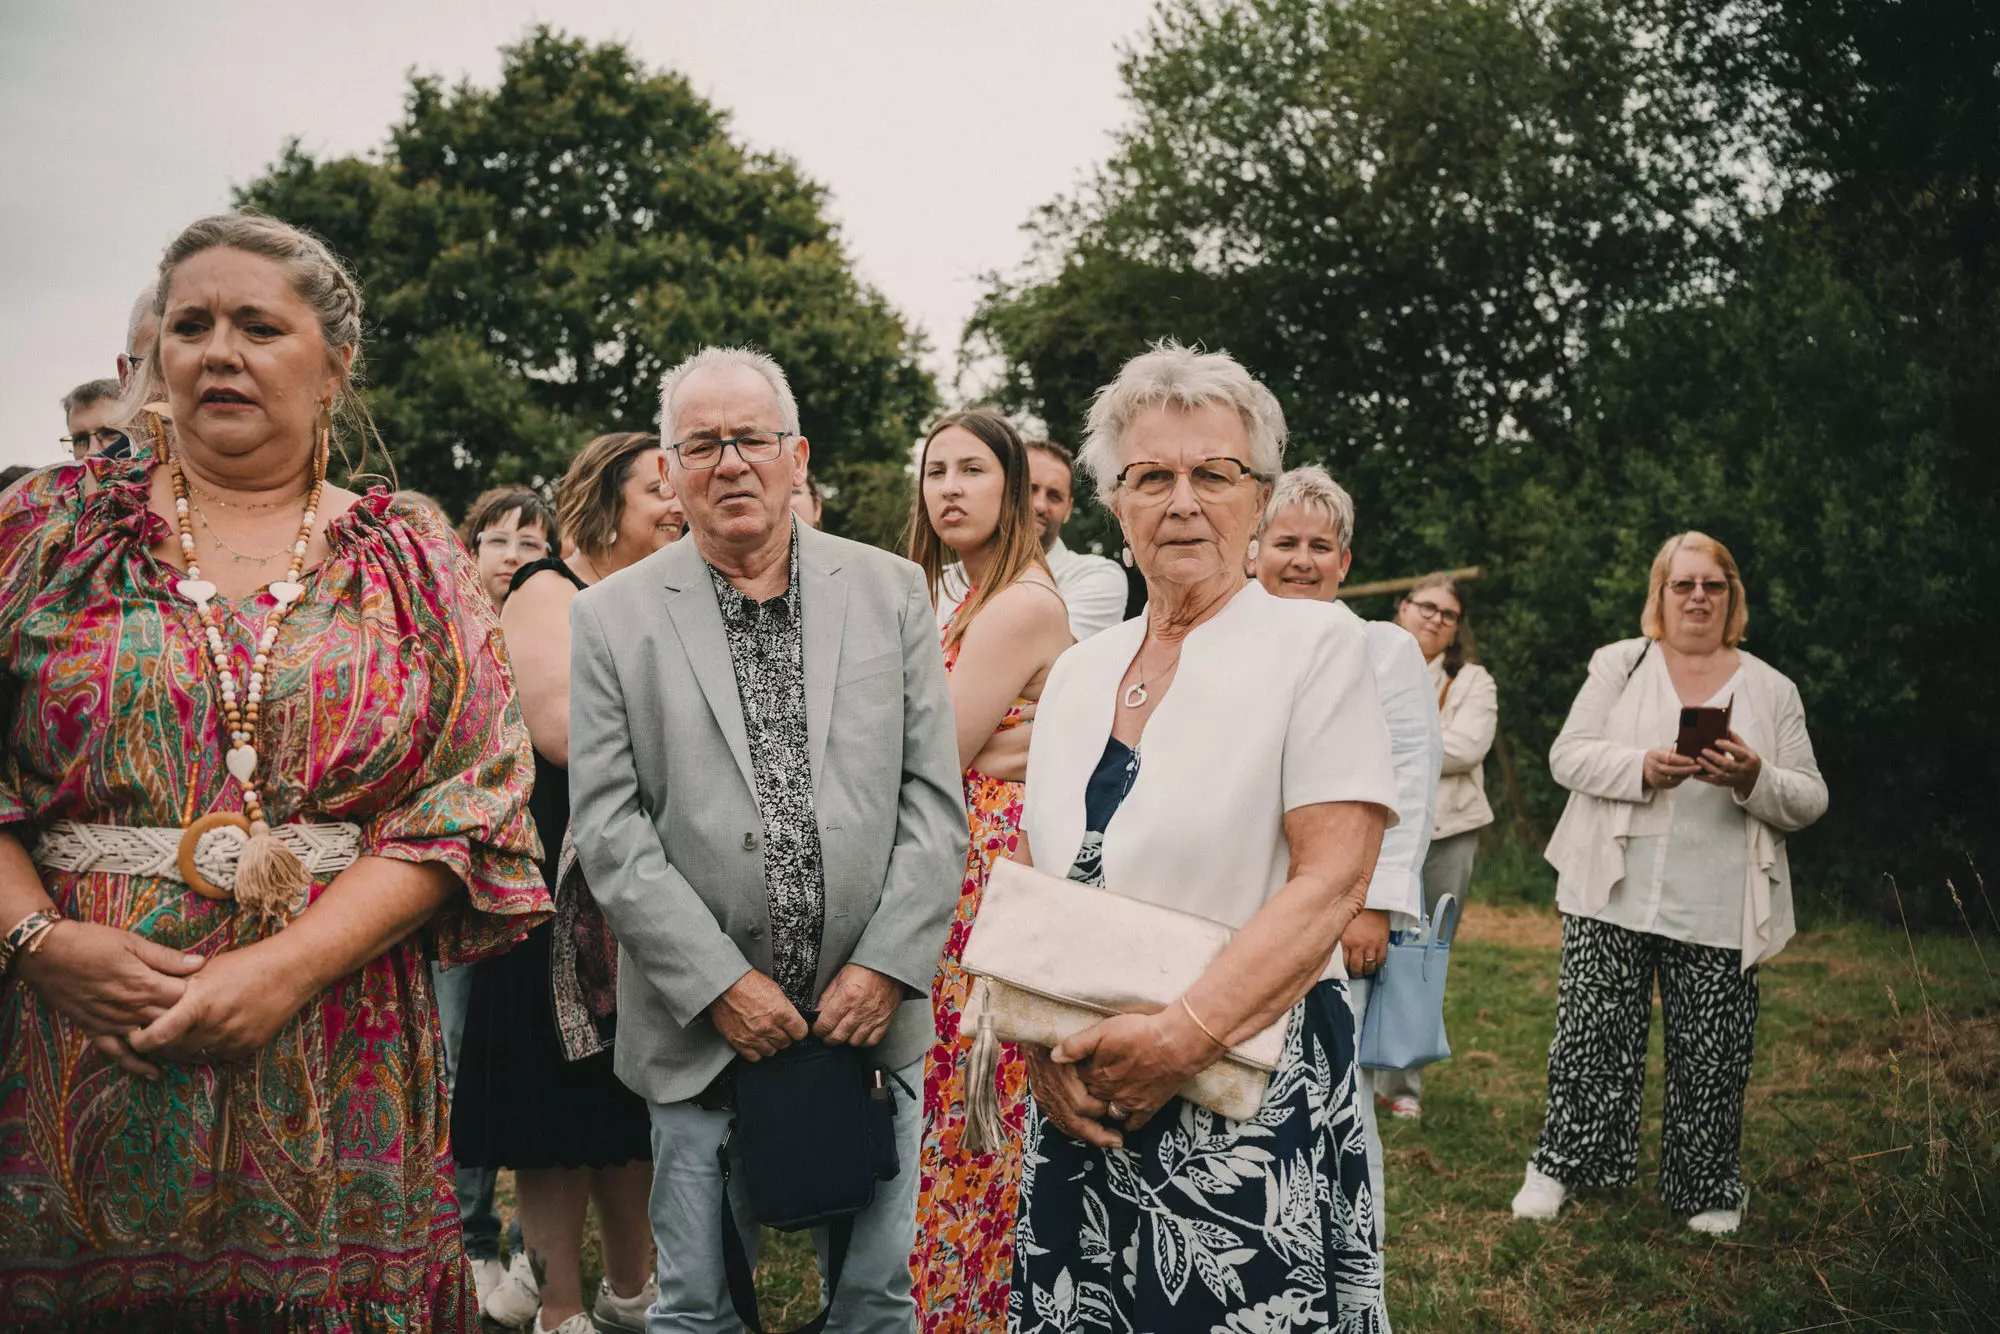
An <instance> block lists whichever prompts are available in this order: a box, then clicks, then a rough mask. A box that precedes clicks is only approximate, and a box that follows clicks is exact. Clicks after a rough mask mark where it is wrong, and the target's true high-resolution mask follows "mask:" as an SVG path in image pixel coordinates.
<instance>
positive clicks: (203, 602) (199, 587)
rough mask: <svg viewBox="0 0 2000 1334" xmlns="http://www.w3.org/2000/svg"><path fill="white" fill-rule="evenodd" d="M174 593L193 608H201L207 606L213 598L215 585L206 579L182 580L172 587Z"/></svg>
mask: <svg viewBox="0 0 2000 1334" xmlns="http://www.w3.org/2000/svg"><path fill="white" fill-rule="evenodd" d="M174 592H176V593H179V594H180V595H181V596H182V597H184V598H186V599H187V600H188V601H189V602H192V603H194V605H195V606H197V607H203V606H207V605H208V600H209V599H210V598H212V597H214V596H215V585H214V584H212V583H210V582H209V581H208V580H206V579H183V580H181V581H180V582H179V583H177V584H175V585H174Z"/></svg>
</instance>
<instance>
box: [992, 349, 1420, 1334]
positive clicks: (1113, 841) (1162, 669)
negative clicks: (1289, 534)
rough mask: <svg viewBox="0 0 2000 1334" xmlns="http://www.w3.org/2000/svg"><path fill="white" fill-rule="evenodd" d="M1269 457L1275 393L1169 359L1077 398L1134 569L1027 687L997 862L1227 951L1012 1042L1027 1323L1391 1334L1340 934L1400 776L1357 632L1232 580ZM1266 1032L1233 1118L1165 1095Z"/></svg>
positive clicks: (1180, 357) (1189, 357)
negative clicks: (1119, 1001) (1019, 797)
mask: <svg viewBox="0 0 2000 1334" xmlns="http://www.w3.org/2000/svg"><path fill="white" fill-rule="evenodd" d="M1284 446H1285V417H1284V412H1283V410H1282V409H1280V407H1279V406H1278V400H1277V399H1276V398H1275V397H1274V396H1273V395H1272V393H1271V391H1270V390H1269V389H1267V388H1265V387H1264V386H1263V385H1261V384H1259V383H1258V382H1257V381H1256V380H1254V379H1253V378H1251V376H1250V374H1249V372H1248V371H1246V370H1245V369H1244V368H1243V367H1242V365H1241V364H1239V363H1238V362H1237V361H1235V360H1234V359H1233V358H1231V357H1229V356H1228V355H1226V354H1223V353H1200V352H1195V351H1193V350H1191V349H1188V348H1185V347H1181V346H1179V345H1177V344H1174V343H1171V342H1168V343H1161V344H1160V345H1158V346H1157V347H1155V348H1154V349H1153V350H1152V351H1150V352H1147V353H1145V354H1144V355H1142V356H1139V357H1135V358H1134V359H1133V360H1131V361H1130V362H1127V363H1126V365H1125V367H1124V368H1123V369H1122V370H1121V371H1120V372H1119V373H1118V378H1117V380H1116V381H1115V382H1114V383H1112V384H1111V385H1109V386H1108V387H1106V388H1105V389H1103V390H1100V391H1099V393H1098V395H1097V399H1096V402H1095V404H1094V405H1093V406H1092V408H1091V412H1090V434H1089V438H1088V442H1087V443H1086V444H1085V445H1084V447H1083V451H1082V456H1081V459H1080V462H1081V464H1082V466H1083V467H1084V469H1085V470H1086V471H1088V472H1089V473H1090V475H1091V477H1092V478H1093V479H1094V480H1095V482H1096V483H1097V492H1098V497H1099V499H1100V500H1102V501H1103V502H1104V503H1105V504H1106V505H1107V506H1109V508H1110V509H1111V512H1112V513H1113V514H1114V515H1115V516H1116V517H1117V519H1118V523H1119V526H1120V528H1121V529H1122V530H1123V532H1124V536H1125V541H1126V544H1127V545H1128V546H1129V547H1130V548H1131V550H1132V553H1133V556H1134V558H1135V559H1136V560H1137V562H1138V566H1139V569H1140V570H1141V571H1143V572H1144V574H1145V576H1146V590H1147V594H1148V599H1147V607H1146V614H1145V615H1144V616H1143V617H1139V618H1137V619H1134V620H1130V621H1127V622H1125V623H1124V624H1123V625H1119V626H1114V627H1113V628H1111V629H1109V630H1106V631H1104V632H1103V633H1102V634H1099V635H1095V636H1093V637H1092V638H1090V639H1086V640H1085V641H1083V642H1082V643H1081V644H1078V645H1077V646H1076V647H1074V648H1072V649H1070V650H1069V651H1068V652H1066V653H1064V654H1063V655H1062V657H1061V658H1059V659H1058V660H1057V661H1056V665H1055V668H1054V670H1053V671H1051V672H1050V674H1049V680H1048V685H1047V687H1046V689H1044V691H1043V692H1042V699H1041V703H1040V705H1039V706H1038V710H1037V715H1036V726H1035V735H1034V740H1033V742H1032V744H1031V746H1030V748H1029V754H1028V786H1027V793H1026V809H1025V813H1024V815H1023V818H1022V822H1021V828H1022V838H1021V846H1020V851H1019V852H1018V853H1017V854H1016V859H1017V860H1019V861H1024V862H1031V863H1032V864H1033V865H1036V866H1039V867H1040V868H1041V869H1042V870H1044V871H1046V872H1048V873H1049V874H1052V875H1056V876H1066V877H1068V878H1069V879H1071V880H1076V881H1081V882H1083V883H1085V884H1091V885H1096V886H1099V887H1101V888H1103V889H1106V890H1109V891H1111V892H1113V893H1116V894H1120V895H1124V896H1127V897H1130V898H1135V899H1140V900H1143V901H1147V902H1151V903H1153V904H1155V905H1159V906H1164V907H1169V908H1174V909H1178V910H1180V911H1183V912H1190V913H1195V914H1197V915H1199V916H1202V917H1206V918H1208V919H1210V920H1211V921H1215V922H1220V923H1222V924H1224V925H1225V926H1228V927H1229V928H1231V929H1232V930H1233V931H1234V933H1235V934H1234V936H1233V937H1232V939H1231V941H1230V943H1229V945H1228V946H1227V947H1226V948H1225V949H1224V950H1223V951H1222V953H1221V954H1219V955H1218V956H1216V958H1215V960H1214V961H1213V962H1212V963H1210V964H1209V966H1208V967H1207V968H1206V969H1205V970H1204V971H1203V972H1202V974H1201V975H1200V976H1199V977H1198V978H1197V979H1196V980H1195V981H1194V983H1193V984H1192V985H1191V986H1190V987H1189V988H1188V989H1187V991H1186V992H1185V994H1183V995H1182V996H1181V997H1180V998H1179V999H1178V1001H1177V1002H1176V1003H1175V1004H1172V1005H1168V1006H1167V1007H1166V1008H1165V1009H1163V1010H1161V1011H1159V1012H1158V1013H1156V1014H1124V1015H1119V1016H1117V1017H1114V1018H1111V1019H1106V1020H1104V1021H1103V1022H1102V1023H1099V1024H1096V1025H1094V1026H1092V1027H1091V1028H1089V1029H1087V1030H1085V1031H1084V1032H1082V1033H1079V1034H1076V1035H1075V1036H1073V1037H1070V1038H1068V1039H1066V1040H1065V1041H1063V1042H1062V1043H1061V1044H1059V1045H1058V1046H1057V1047H1056V1048H1055V1049H1054V1050H1053V1051H1049V1050H1043V1049H1041V1048H1038V1047H1032V1046H1024V1047H1023V1048H1022V1049H1021V1050H1022V1053H1023V1055H1024V1056H1025V1057H1026V1058H1027V1065H1028V1083H1029V1088H1030V1091H1031V1092H1032V1094H1033V1096H1034V1100H1035V1105H1036V1109H1037V1112H1038V1114H1037V1115H1031V1116H1030V1117H1029V1118H1028V1135H1027V1143H1026V1145H1025V1146H1024V1148H1023V1150H1022V1157H1021V1162H1022V1168H1021V1191H1020V1213H1019V1216H1018V1219H1017V1222H1016V1231H1015V1256H1016V1259H1015V1268H1014V1290H1013V1293H1012V1312H1011V1314H1012V1326H1011V1327H1012V1328H1013V1329H1015V1330H1017V1331H1020V1332H1021V1334H1045V1332H1046V1334H1057V1332H1058V1331H1069V1330H1104V1329H1156V1330H1157V1329H1175V1330H1181V1329H1222V1328H1228V1329H1251V1328H1259V1329H1262V1328H1271V1327H1274V1325H1283V1326H1284V1327H1286V1328H1300V1329H1339V1330H1345V1331H1382V1330H1386V1329H1387V1328H1388V1315H1387V1311H1386V1308H1385V1306H1384V1303H1383V1296H1382V1255H1381V1251H1380V1250H1379V1249H1378V1247H1377V1245H1376V1241H1375V1220H1374V1213H1375V1207H1376V1206H1375V1201H1374V1200H1373V1198H1372V1197H1371V1193H1370V1190H1369V1184H1368V1160H1367V1154H1366V1152H1365V1149H1364V1146H1363V1135H1362V1133H1361V1124H1360V1115H1359V1107H1358V1103H1357V1097H1356V1082H1355V1073H1356V1069H1357V1067H1356V1064H1355V1040H1354V1039H1355V1034H1354V1019H1353V1015H1352V1012H1351V1010H1350V1009H1349V1005H1348V998H1347V990H1346V983H1345V980H1344V979H1345V977H1346V972H1345V970H1344V969H1343V967H1342V964H1341V959H1340V956H1339V954H1337V953H1336V951H1335V946H1336V945H1337V944H1338V943H1339V942H1340V939H1341V936H1342V935H1343V934H1344V933H1345V931H1346V930H1347V927H1348V924H1349V923H1350V922H1352V921H1353V919H1354V916H1355V914H1356V912H1358V911H1359V910H1360V909H1361V908H1362V906H1363V904H1364V902H1365V899H1366V895H1367V890H1368V878H1369V875H1370V873H1371V871H1372V870H1373V869H1374V865H1375V859H1376V853H1377V851H1378V849H1379V848H1380V846H1381V842H1382V831H1383V829H1384V827H1385V825H1386V824H1387V823H1388V822H1389V821H1390V820H1393V819H1394V811H1395V807H1396V800H1397V795H1396V781H1395V775H1394V772H1393V770H1392V768H1391V761H1390V752H1389V732H1388V728H1387V727H1386V726H1385V725H1384V723H1383V721H1382V710H1381V706H1380V703H1379V701H1378V700H1377V697H1376V690H1375V678H1374V673H1373V670H1372V669H1371V668H1370V666H1369V659H1368V640H1367V636H1366V635H1364V634H1363V633H1362V631H1361V629H1360V628H1359V627H1358V626H1355V625H1353V624H1352V623H1350V622H1348V621H1346V620H1344V619H1343V618H1342V617H1341V616H1339V615H1338V614H1336V613H1335V611H1334V609H1333V608H1332V607H1330V606H1328V605H1327V604H1326V603H1324V602H1321V601H1317V600H1309V599H1292V598H1277V597H1273V596H1271V594H1270V593H1268V592H1266V591H1265V589H1264V587H1263V585H1261V584H1259V583H1257V582H1256V581H1254V580H1251V579H1249V578H1248V577H1247V575H1246V573H1245V565H1246V561H1247V558H1248V555H1249V547H1250V540H1251V537H1252V535H1253V534H1254V533H1255V532H1256V530H1257V523H1258V520H1259V518H1260V517H1261V516H1262V515H1263V512H1264V506H1265V503H1266V502H1267V501H1268V500H1269V498H1270V495H1271V488H1272V484H1273V483H1274V482H1275V481H1276V480H1277V478H1278V475H1279V473H1280V472H1281V471H1282V470H1283V468H1284ZM1031 844H1032V847H1031V846H1030V845H1031ZM1278 1023H1282V1025H1283V1031H1284V1034H1285V1038H1284V1047H1283V1054H1282V1056H1280V1058H1279V1060H1278V1063H1277V1069H1276V1071H1275V1072H1274V1073H1273V1074H1272V1076H1271V1080H1270V1084H1269V1087H1268V1089H1267V1090H1266V1092H1265V1094H1264V1101H1263V1105H1262V1107H1261V1109H1260V1110H1259V1112H1258V1113H1257V1115H1256V1116H1255V1117H1253V1118H1250V1119H1248V1120H1241V1121H1233V1120H1229V1119H1227V1118H1225V1117H1222V1116H1220V1115H1218V1114H1216V1113H1215V1112H1213V1111H1211V1110H1209V1109H1207V1108H1204V1107H1199V1106H1196V1105H1195V1104H1193V1103H1191V1102H1188V1101H1186V1100H1184V1099H1182V1098H1181V1097H1179V1096H1178V1090H1179V1089H1180V1088H1181V1087H1182V1085H1184V1084H1185V1083H1186V1082H1187V1081H1188V1080H1189V1079H1190V1078H1191V1077H1192V1076H1194V1075H1195V1074H1196V1073H1198V1072H1200V1071H1203V1070H1205V1069H1207V1068H1208V1067H1209V1066H1211V1065H1213V1064H1214V1063H1215V1062H1216V1061H1217V1060H1219V1059H1220V1058H1221V1057H1222V1055H1223V1054H1224V1052H1226V1051H1227V1050H1228V1049H1229V1047H1230V1045H1231V1044H1234V1043H1240V1042H1242V1041H1244V1040H1245V1039H1247V1038H1249V1037H1251V1036H1252V1035H1255V1034H1257V1033H1261V1032H1263V1031H1264V1030H1265V1029H1266V1028H1267V1027H1270V1026H1272V1025H1273V1024H1278Z"/></svg>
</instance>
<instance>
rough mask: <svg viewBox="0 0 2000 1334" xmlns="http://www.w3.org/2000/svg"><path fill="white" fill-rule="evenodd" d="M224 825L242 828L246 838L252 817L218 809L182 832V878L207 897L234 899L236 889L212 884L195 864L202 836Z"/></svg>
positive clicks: (190, 887) (189, 886) (196, 891)
mask: <svg viewBox="0 0 2000 1334" xmlns="http://www.w3.org/2000/svg"><path fill="white" fill-rule="evenodd" d="M224 825H233V826H235V827H236V828H238V829H241V830H242V831H243V835H244V837H245V838H248V837H249V835H250V817H249V816H247V815H239V814H237V813H236V812H235V811H216V812H214V813H213V814H211V815H204V816H202V817H201V818H200V819H199V820H196V821H195V822H194V823H193V824H191V825H189V826H188V827H187V828H186V829H185V830H183V831H182V832H181V848H180V864H181V879H183V880H185V881H187V884H188V888H189V889H192V890H193V891H194V892H195V893H197V894H199V895H201V896H202V897H203V898H205V899H233V898H235V897H236V891H235V890H233V889H224V888H222V887H221V886H220V885H213V884H210V883H209V881H208V878H207V877H206V876H204V875H203V874H202V873H201V872H200V871H197V870H196V869H195V865H194V851H195V848H196V847H197V846H199V844H200V843H201V840H202V838H203V837H204V836H205V835H207V834H208V833H209V832H210V831H211V830H215V829H220V828H222V827H223V826H224Z"/></svg>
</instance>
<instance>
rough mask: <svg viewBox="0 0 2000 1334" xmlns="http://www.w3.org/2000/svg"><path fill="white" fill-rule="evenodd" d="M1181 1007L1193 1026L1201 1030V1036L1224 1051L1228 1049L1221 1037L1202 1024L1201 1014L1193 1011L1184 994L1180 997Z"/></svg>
mask: <svg viewBox="0 0 2000 1334" xmlns="http://www.w3.org/2000/svg"><path fill="white" fill-rule="evenodd" d="M1181 1008H1182V1009H1183V1010H1186V1011H1187V1017H1188V1018H1190V1019H1192V1020H1194V1026H1195V1027H1196V1028H1198V1029H1200V1030H1201V1035H1202V1036H1203V1037H1205V1038H1207V1039H1208V1040H1209V1041H1210V1042H1213V1043H1214V1044H1215V1045H1216V1046H1218V1047H1220V1048H1222V1049H1223V1050H1224V1051H1228V1050H1229V1044H1228V1043H1227V1042H1224V1041H1223V1040H1222V1039H1221V1038H1219V1037H1217V1036H1215V1034H1214V1033H1212V1032H1210V1031H1209V1027H1208V1025H1207V1024H1204V1023H1203V1022H1202V1021H1201V1016H1200V1015H1198V1014H1196V1013H1195V1012H1194V1006H1192V1005H1189V1004H1188V998H1187V997H1186V996H1182V997H1181Z"/></svg>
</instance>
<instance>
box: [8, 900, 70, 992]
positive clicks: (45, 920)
mask: <svg viewBox="0 0 2000 1334" xmlns="http://www.w3.org/2000/svg"><path fill="white" fill-rule="evenodd" d="M62 920H63V919H62V918H61V917H60V916H59V915H57V914H56V913H54V912H52V911H49V910H47V909H43V910H41V911H38V912H31V913H29V914H28V915H27V916H26V917H23V918H22V919H21V920H20V921H18V922H16V923H14V925H13V926H12V927H11V928H10V929H9V930H8V932H7V934H6V935H5V936H4V937H0V977H5V976H6V975H7V974H8V972H10V971H11V970H12V969H13V967H14V960H15V959H16V958H18V957H19V956H20V954H21V951H22V950H23V949H27V951H28V953H30V954H33V953H34V952H35V951H34V950H33V949H29V948H28V947H29V946H31V945H33V944H34V943H35V942H36V941H38V940H39V939H41V937H42V936H43V935H44V934H46V933H47V932H48V930H49V928H50V927H52V926H54V925H55V924H56V923H57V922H60V921H62Z"/></svg>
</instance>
